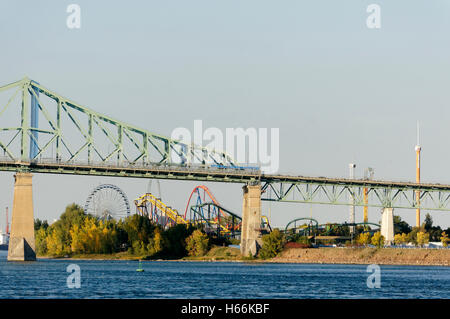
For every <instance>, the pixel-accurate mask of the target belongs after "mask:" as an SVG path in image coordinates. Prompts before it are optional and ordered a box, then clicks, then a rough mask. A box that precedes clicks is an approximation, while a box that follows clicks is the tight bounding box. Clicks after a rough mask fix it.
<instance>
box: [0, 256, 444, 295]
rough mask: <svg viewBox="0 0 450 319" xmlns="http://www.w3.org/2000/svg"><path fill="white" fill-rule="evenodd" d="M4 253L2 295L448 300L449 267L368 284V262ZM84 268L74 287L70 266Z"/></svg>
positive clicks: (386, 270)
mask: <svg viewBox="0 0 450 319" xmlns="http://www.w3.org/2000/svg"><path fill="white" fill-rule="evenodd" d="M6 255H7V252H5V251H0V298H449V296H450V268H449V267H429V266H381V288H379V289H369V288H367V285H366V281H367V277H368V276H369V275H370V273H367V272H366V269H367V266H364V265H319V264H256V265H255V264H245V263H225V262H217V263H209V262H156V261H153V262H152V261H149V262H142V266H143V268H144V269H145V272H142V273H140V272H136V268H137V267H138V262H136V261H95V260H92V261H81V260H49V259H39V260H38V261H36V262H26V263H17V262H14V263H12V262H7V261H6ZM70 264H77V265H79V266H80V269H81V288H80V289H69V288H68V287H67V277H68V276H69V275H70V274H69V273H68V272H66V268H67V266H68V265H70Z"/></svg>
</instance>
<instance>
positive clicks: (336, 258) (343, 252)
mask: <svg viewBox="0 0 450 319" xmlns="http://www.w3.org/2000/svg"><path fill="white" fill-rule="evenodd" d="M37 259H38V260H39V259H61V260H101V261H109V260H123V261H138V260H142V261H148V262H237V263H278V264H332V265H339V264H341V265H369V264H378V265H393V266H442V267H449V266H450V249H426V248H417V249H402V248H381V249H377V248H288V249H285V250H284V251H282V252H281V253H280V254H279V255H278V256H276V257H274V258H271V259H266V260H263V259H240V258H239V257H237V256H233V258H226V257H223V256H220V257H215V256H208V255H207V256H203V257H185V258H180V259H145V258H144V257H142V256H141V257H135V256H125V255H118V254H114V255H100V254H96V255H92V256H89V255H82V256H74V257H52V256H38V257H37Z"/></svg>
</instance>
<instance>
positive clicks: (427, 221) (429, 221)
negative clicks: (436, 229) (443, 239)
mask: <svg viewBox="0 0 450 319" xmlns="http://www.w3.org/2000/svg"><path fill="white" fill-rule="evenodd" d="M422 226H423V228H425V231H426V232H429V231H430V229H431V228H432V227H433V218H432V217H431V215H430V213H427V214H426V215H425V220H424V222H423V224H422Z"/></svg>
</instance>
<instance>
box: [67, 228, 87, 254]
mask: <svg viewBox="0 0 450 319" xmlns="http://www.w3.org/2000/svg"><path fill="white" fill-rule="evenodd" d="M70 237H71V240H72V242H71V244H70V249H71V250H72V252H74V253H84V252H85V247H84V242H83V236H82V230H81V229H80V226H79V225H76V224H75V225H73V226H72V228H71V230H70Z"/></svg>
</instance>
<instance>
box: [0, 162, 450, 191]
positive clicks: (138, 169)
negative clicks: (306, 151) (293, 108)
mask: <svg viewBox="0 0 450 319" xmlns="http://www.w3.org/2000/svg"><path fill="white" fill-rule="evenodd" d="M0 171H14V172H17V171H22V172H30V173H48V174H69V175H92V176H116V177H135V178H158V179H175V180H194V181H214V182H224V183H247V182H258V181H259V182H261V183H262V184H264V183H284V184H314V185H327V186H347V187H367V188H385V189H402V190H420V191H441V192H447V191H448V192H450V185H448V184H439V183H420V184H417V183H413V182H396V181H380V180H378V181H377V180H364V179H347V178H329V177H307V176H292V175H279V174H275V175H274V174H269V175H266V174H263V173H261V171H258V170H253V169H249V170H246V169H231V168H225V169H223V168H216V167H207V166H204V165H195V164H194V165H184V166H183V165H175V164H171V165H164V164H148V165H123V166H117V165H107V164H105V163H93V164H88V163H87V162H84V163H83V162H60V163H58V162H55V161H54V160H51V159H48V160H45V159H43V160H39V161H32V162H22V161H13V160H11V159H9V158H6V157H3V158H0Z"/></svg>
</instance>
